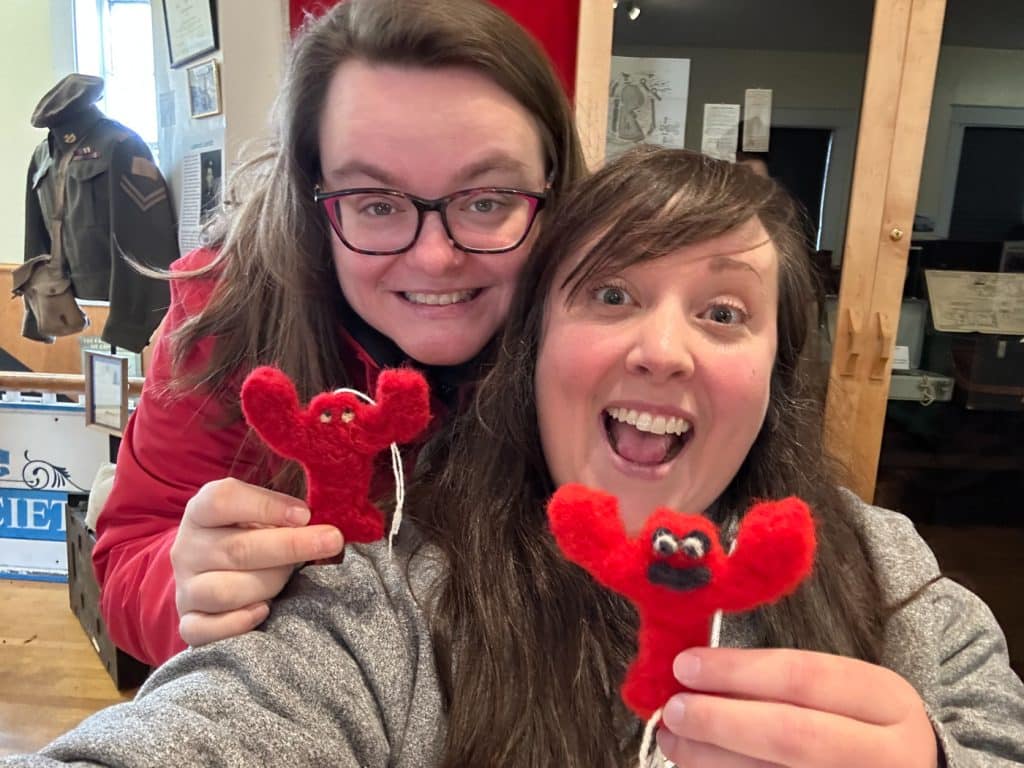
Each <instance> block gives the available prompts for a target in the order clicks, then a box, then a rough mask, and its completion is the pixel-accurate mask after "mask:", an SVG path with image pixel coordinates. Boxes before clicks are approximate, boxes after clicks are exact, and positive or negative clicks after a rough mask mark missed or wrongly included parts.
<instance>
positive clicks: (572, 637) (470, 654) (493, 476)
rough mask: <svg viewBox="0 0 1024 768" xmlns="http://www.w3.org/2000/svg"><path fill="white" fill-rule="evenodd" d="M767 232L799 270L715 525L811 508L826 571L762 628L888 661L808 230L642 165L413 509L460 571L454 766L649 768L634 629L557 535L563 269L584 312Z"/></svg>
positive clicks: (684, 165)
mask: <svg viewBox="0 0 1024 768" xmlns="http://www.w3.org/2000/svg"><path fill="white" fill-rule="evenodd" d="M754 216H756V217H758V219H759V220H760V221H761V223H762V225H763V226H764V228H765V230H766V231H767V232H768V234H769V235H770V237H771V239H772V241H773V243H774V245H775V248H776V250H777V251H778V254H779V262H780V268H779V308H778V337H779V338H778V353H777V359H776V362H775V366H774V370H773V375H772V382H771V402H770V405H769V409H768V415H767V417H766V419H765V423H764V425H763V427H762V429H761V432H760V434H759V436H758V438H757V440H756V442H755V444H754V446H753V448H752V449H751V451H750V453H749V455H748V457H747V459H746V461H745V462H744V464H743V465H742V467H741V468H740V470H739V471H738V472H737V474H736V476H735V478H734V479H733V481H732V483H731V484H730V486H729V487H728V489H727V490H726V492H725V493H724V494H723V495H722V497H721V498H720V499H719V501H718V504H717V505H715V509H714V511H713V512H712V513H711V514H712V515H713V517H715V518H716V520H717V521H718V522H719V523H732V522H735V521H737V520H738V519H739V518H740V517H741V516H742V514H743V512H744V510H746V509H747V507H748V506H749V505H750V503H751V502H752V500H754V499H759V498H780V497H783V496H786V495H789V494H799V495H801V496H802V497H804V498H805V499H806V500H807V501H808V502H809V503H810V504H811V506H812V508H813V509H814V510H815V512H816V514H817V520H818V523H819V539H820V543H819V550H818V563H817V567H816V569H815V571H814V575H813V576H812V578H811V579H810V580H809V582H807V583H806V584H805V585H804V586H803V587H802V588H801V589H800V590H799V591H798V592H797V593H796V594H795V595H794V596H792V597H790V598H789V599H787V600H784V601H782V602H781V603H779V604H777V605H774V606H771V607H769V608H765V609H763V610H761V611H759V612H758V614H757V618H758V628H759V631H760V633H761V636H762V639H763V642H764V643H765V644H768V645H773V646H789V647H794V648H805V649H816V650H823V651H829V652H835V653H840V654H845V655H849V656H854V657H858V658H863V659H869V660H875V659H877V656H878V647H879V642H880V639H879V638H880V625H881V624H880V618H879V608H878V588H877V585H876V583H875V581H874V577H873V575H872V573H871V572H870V569H869V566H868V564H867V560H866V558H865V556H864V552H863V547H862V544H861V542H860V539H859V537H858V535H857V533H856V531H855V528H854V526H853V524H852V522H851V521H850V520H849V518H848V514H847V505H846V503H845V502H844V499H843V497H842V496H841V494H840V492H839V490H838V489H837V487H836V485H835V483H834V482H833V481H832V479H831V474H830V470H829V465H828V463H827V461H826V460H825V459H824V457H823V454H822V446H821V442H820V435H821V422H820V416H821V407H820V403H818V402H816V401H815V400H814V399H813V398H812V397H811V396H810V395H809V394H808V393H809V391H810V390H809V388H808V387H809V383H808V382H807V380H806V378H805V377H804V376H803V373H802V370H803V358H802V356H801V352H802V350H803V347H804V344H805V342H806V340H807V338H808V333H809V329H808V308H809V305H810V304H811V303H812V302H813V298H814V285H813V280H812V272H811V267H810V262H809V260H808V257H807V252H806V249H805V246H804V243H803V239H802V236H801V234H800V233H801V232H802V229H801V225H800V222H799V217H798V214H797V213H796V211H795V208H794V206H793V205H792V203H791V201H790V200H789V197H788V195H787V194H786V193H785V192H783V191H782V190H781V188H780V187H779V186H778V185H776V184H775V183H774V182H773V181H771V180H770V179H765V178H762V177H759V176H757V175H756V174H754V173H753V172H751V171H750V170H749V169H746V168H742V167H739V166H736V165H734V164H731V163H726V162H722V161H717V160H712V159H710V158H707V157H704V156H701V155H697V154H694V153H690V152H686V151H681V150H651V149H640V150H637V151H635V152H632V153H630V154H627V155H625V156H623V157H621V158H620V159H618V160H616V161H615V162H613V163H611V164H609V165H608V166H606V167H605V168H603V169H602V170H601V171H599V172H597V173H596V174H595V175H594V176H592V177H591V178H589V179H588V180H586V181H583V182H581V183H580V184H579V185H578V186H577V187H576V188H575V189H574V190H573V191H572V192H571V193H570V194H569V195H568V196H567V198H566V199H565V203H564V206H563V207H562V209H561V210H560V211H559V212H558V213H557V214H556V216H555V217H554V218H553V219H552V221H551V222H550V224H551V225H550V226H548V227H546V228H545V230H544V232H543V233H542V234H541V236H540V238H539V240H538V242H537V245H536V247H535V248H534V251H533V253H532V255H531V257H530V259H529V261H528V263H527V266H526V269H525V271H524V276H523V279H522V283H521V285H520V289H519V292H518V295H517V298H516V299H515V300H514V302H513V305H512V310H511V313H510V315H509V322H508V324H507V326H506V330H505V333H504V335H503V338H502V343H501V348H500V353H499V355H498V359H497V362H496V364H495V366H494V368H493V369H492V370H491V372H490V373H489V374H488V376H487V377H486V378H485V380H484V381H483V382H482V384H481V386H480V389H479V391H478V397H477V400H476V407H475V410H471V411H468V412H466V413H464V414H462V415H461V416H460V417H459V418H458V419H457V420H456V422H455V423H453V424H452V425H451V427H450V430H449V432H448V434H447V435H445V436H444V437H443V438H442V439H440V440H439V441H438V443H437V449H436V451H435V452H433V455H432V457H431V462H430V466H429V467H428V468H427V470H426V471H425V473H424V475H423V479H422V482H421V483H420V484H419V485H418V486H417V487H416V488H414V490H413V493H412V494H411V498H412V502H411V507H412V513H411V514H412V515H413V516H414V517H415V518H416V519H417V521H418V523H419V525H420V527H421V528H422V530H423V531H424V532H425V534H426V537H427V540H429V541H431V542H433V543H434V544H436V545H437V546H439V547H440V549H441V550H442V551H443V552H444V553H445V554H446V556H447V560H448V563H449V571H448V575H447V579H446V581H445V583H444V586H443V589H442V590H441V593H440V595H439V598H438V602H437V605H436V606H435V607H434V609H433V614H432V622H433V627H434V634H435V647H436V652H437V658H438V666H439V671H440V674H441V677H442V680H444V684H445V689H446V696H447V702H448V706H449V722H448V734H447V747H446V749H447V753H446V758H445V762H444V765H446V766H461V765H499V764H500V765H503V766H535V765H566V766H622V765H626V764H627V763H629V762H630V761H631V760H635V754H636V753H635V747H636V739H637V733H638V732H637V723H636V722H635V721H634V720H633V718H631V717H630V716H629V714H628V713H627V712H626V711H625V710H624V709H623V707H622V706H621V705H620V704H619V696H618V692H617V688H618V684H619V681H620V680H621V678H622V676H623V674H624V671H625V668H626V665H627V663H628V660H629V658H630V657H631V655H632V654H633V652H634V651H635V647H634V640H633V633H634V628H635V615H634V613H633V611H632V609H631V608H630V607H629V606H628V605H627V604H626V603H625V602H624V601H623V600H621V599H620V598H618V597H617V596H615V595H612V594H610V593H609V592H607V591H606V590H604V589H603V588H601V587H600V586H598V585H597V584H596V583H595V582H593V581H592V580H591V579H590V578H589V576H588V575H587V574H586V573H584V572H583V571H582V570H580V569H579V568H576V567H575V566H573V565H570V564H568V563H567V562H566V561H565V560H564V559H563V558H562V557H561V555H560V554H559V552H558V550H557V548H556V546H555V544H554V541H553V539H552V538H551V536H550V534H549V533H548V532H547V523H546V517H545V502H546V500H547V499H548V497H549V496H550V494H551V493H552V492H553V490H554V487H553V483H552V480H551V477H550V475H549V473H548V470H547V467H546V465H545V462H544V458H543V454H542V451H541V446H540V437H539V432H538V426H537V413H536V408H535V405H534V373H535V364H536V360H537V355H538V349H539V344H540V339H541V329H542V324H543V317H544V313H545V311H546V306H545V305H546V302H547V301H550V300H551V297H552V296H553V295H555V294H554V292H553V288H555V287H557V286H556V285H555V282H554V281H555V275H556V273H557V272H558V270H559V266H560V265H562V264H564V263H565V261H566V260H567V259H569V258H573V257H576V256H578V255H579V254H580V252H581V249H582V248H584V247H585V245H586V244H588V243H590V242H592V241H594V242H595V244H594V245H593V246H592V247H591V248H590V250H589V251H588V252H587V253H586V254H585V255H583V258H582V261H581V263H580V265H578V267H577V268H576V269H575V270H574V271H573V272H572V273H571V274H570V275H569V277H568V278H567V280H566V281H565V285H564V286H563V287H567V288H569V291H570V293H571V292H572V291H573V290H576V289H579V287H580V286H581V285H582V284H583V283H584V282H585V281H589V280H590V279H591V278H592V277H597V276H601V275H604V274H605V273H607V272H609V271H614V270H617V269H621V268H622V267H624V266H626V265H628V264H632V263H637V262H641V261H646V260H651V259H657V258H659V257H661V256H663V255H665V254H668V253H671V252H673V251H675V250H677V249H679V248H680V247H682V246H685V245H687V244H691V243H696V242H700V241H703V240H706V239H709V238H711V237H714V236H716V235H719V234H723V233H725V232H728V231H729V230H731V229H733V228H735V227H736V226H738V225H740V224H742V223H744V222H746V221H748V220H750V219H751V217H754ZM595 238H596V240H595ZM588 284H589V283H588Z"/></svg>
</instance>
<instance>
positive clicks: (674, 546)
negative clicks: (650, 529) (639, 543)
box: [651, 528, 679, 557]
mask: <svg viewBox="0 0 1024 768" xmlns="http://www.w3.org/2000/svg"><path fill="white" fill-rule="evenodd" d="M651 549H652V550H653V552H654V554H655V555H657V556H658V557H669V556H671V555H674V554H675V553H676V552H678V551H679V542H678V541H676V537H675V536H673V535H672V532H671V531H670V530H668V529H667V528H659V529H658V530H656V531H655V532H654V535H653V536H652V537H651Z"/></svg>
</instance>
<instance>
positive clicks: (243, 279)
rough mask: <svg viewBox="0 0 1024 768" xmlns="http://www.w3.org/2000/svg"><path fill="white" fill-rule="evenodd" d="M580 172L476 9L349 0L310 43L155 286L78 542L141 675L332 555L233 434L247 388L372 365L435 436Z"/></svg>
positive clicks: (289, 494) (286, 471)
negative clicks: (163, 295)
mask: <svg viewBox="0 0 1024 768" xmlns="http://www.w3.org/2000/svg"><path fill="white" fill-rule="evenodd" d="M582 170H583V164H582V158H581V152H580V148H579V143H578V139H577V137H576V134H575V129H574V127H573V122H572V116H571V111H570V108H569V106H568V103H567V100H566V98H565V95H564V93H563V92H562V90H561V87H560V85H559V83H558V81H557V79H556V77H555V75H554V74H553V72H552V69H551V67H550V65H549V63H548V61H547V59H546V58H545V56H544V55H543V53H542V52H541V51H540V49H539V48H538V46H537V45H536V44H535V43H534V42H533V41H532V40H531V39H530V38H529V36H528V35H527V34H526V33H525V32H524V31H523V30H522V29H521V28H520V27H519V26H518V25H517V24H516V23H515V22H514V21H512V20H511V19H510V18H508V17H507V16H506V15H504V14H503V13H502V12H500V11H499V10H497V9H495V8H494V7H493V6H492V5H491V4H490V3H488V2H486V0H347V2H344V3H342V4H340V5H338V6H336V7H335V8H334V9H333V10H331V11H330V12H328V13H327V14H326V15H325V16H324V17H323V18H321V19H319V20H316V21H310V22H309V23H308V24H307V27H306V28H305V29H304V30H303V32H302V33H301V34H300V36H299V37H298V39H297V40H296V43H295V46H294V49H293V52H292V56H291V60H290V64H289V68H288V71H287V74H286V77H285V81H284V85H283V90H282V93H281V95H280V98H279V102H278V107H277V130H276V136H275V138H274V140H273V141H272V142H271V144H270V146H269V148H267V149H266V150H265V151H263V152H262V153H261V154H260V156H258V157H256V158H254V159H252V160H251V161H249V162H248V163H247V164H246V165H245V166H243V167H242V168H241V169H240V170H238V171H236V172H235V173H234V174H232V176H231V179H230V182H229V184H228V185H227V187H226V189H225V193H224V196H223V199H224V201H225V202H224V205H223V208H222V210H221V211H220V212H219V214H218V216H217V218H216V219H215V221H214V222H213V225H212V229H211V237H210V242H209V244H208V246H207V247H206V248H204V249H201V250H199V251H197V252H194V253H192V254H189V255H188V256H186V257H185V258H183V259H181V260H180V261H179V262H177V263H176V264H175V265H174V267H173V271H174V275H173V277H174V279H173V281H172V299H171V305H170V308H169V310H168V313H167V316H166V318H165V320H164V324H163V327H162V333H161V336H160V338H159V340H158V342H157V343H156V345H155V349H154V354H153V360H152V364H151V366H150V369H149V371H147V377H146V387H145V391H144V393H143V396H142V398H141V401H140V403H139V407H138V409H137V410H136V412H135V414H134V416H133V418H132V420H131V421H130V423H129V425H128V428H127V430H126V433H125V436H124V440H123V442H122V445H121V450H120V454H119V456H118V464H117V476H116V480H115V483H114V487H113V490H112V492H111V495H110V497H109V499H108V501H107V502H106V504H105V506H104V510H103V514H102V515H101V517H100V520H99V523H98V526H97V534H98V539H97V543H96V547H95V550H94V558H93V562H94V565H95V571H96V574H97V577H98V579H99V581H100V584H101V586H102V597H101V612H102V615H103V618H104V619H105V621H106V625H107V627H108V630H109V634H110V636H111V638H112V639H113V640H114V642H115V643H116V644H117V645H118V646H119V647H121V648H122V649H124V650H126V651H128V652H129V653H131V654H132V655H133V656H136V657H137V658H139V659H141V660H143V661H145V662H148V663H151V664H158V663H160V662H162V661H164V660H165V659H167V658H169V657H170V656H171V655H173V654H174V653H176V652H178V651H180V650H182V649H183V648H185V647H186V645H201V644H204V643H207V642H210V641H212V640H215V639H218V638H222V637H226V636H231V635H235V634H238V633H240V632H244V631H246V630H248V629H251V628H252V627H254V626H256V625H257V624H259V623H260V622H261V621H263V619H264V618H265V617H266V616H267V613H268V601H269V599H270V598H272V597H273V596H274V595H276V594H277V593H278V592H279V591H280V590H281V588H282V586H283V585H284V583H285V582H286V580H287V579H288V577H289V576H290V575H291V573H292V572H293V570H294V569H295V567H296V566H297V565H298V564H301V563H304V562H308V561H314V560H322V559H328V558H331V557H334V556H337V555H338V554H339V553H340V551H341V549H342V547H343V544H344V542H343V541H342V540H341V537H340V534H339V533H338V531H337V530H336V529H334V528H332V527H330V526H321V525H317V526H306V525H305V524H306V522H307V521H308V519H309V511H308V509H307V508H306V505H305V504H304V503H303V501H302V498H303V496H304V488H303V482H302V473H301V469H299V468H297V467H296V466H294V465H290V464H283V463H280V462H278V461H276V460H275V459H274V458H273V457H272V456H270V455H269V454H268V452H266V451H265V450H264V449H262V448H261V447H260V446H259V445H258V441H257V440H255V439H253V438H252V436H251V435H250V434H248V433H247V428H246V426H245V424H244V422H243V421H241V419H240V417H239V407H238V391H239V385H240V383H241V381H242V379H243V378H244V377H245V375H246V373H247V372H248V371H250V370H252V369H253V368H254V367H256V366H258V365H262V364H273V365H276V366H278V367H279V368H281V369H283V370H284V371H285V372H286V373H287V374H288V375H289V376H290V377H291V378H292V379H293V380H294V381H295V382H296V386H297V388H298V390H299V393H300V396H302V397H303V398H307V399H308V398H309V397H311V396H313V395H314V394H316V393H318V392H321V391H325V390H329V389H334V388H338V387H354V388H357V389H360V390H362V391H365V392H372V391H373V389H374V387H375V382H376V377H377V374H378V372H379V371H380V369H381V368H383V367H391V366H399V365H405V364H411V365H414V366H416V367H418V368H420V369H421V370H423V371H424V373H425V374H426V376H427V378H428V380H429V381H430V383H431V390H432V393H433V395H434V398H435V402H434V403H433V405H432V411H433V412H434V413H435V414H438V416H439V418H437V419H436V420H435V426H436V425H437V423H438V422H440V421H443V420H444V419H445V417H446V416H447V415H449V414H451V413H452V412H454V411H455V410H457V409H458V407H459V404H460V401H461V399H462V398H463V395H464V394H465V389H466V386H467V385H468V384H470V383H472V381H473V380H474V379H475V377H476V375H477V370H478V367H479V365H480V363H481V362H482V361H483V360H485V359H486V358H487V357H488V352H487V348H488V344H489V342H490V341H491V340H492V339H493V338H494V336H495V334H496V332H497V331H498V330H499V328H501V326H502V324H503V322H504V320H505V316H506V313H507V312H508V307H509V303H510V301H511V297H512V292H513V288H514V286H515V283H516V280H517V277H518V274H519V272H520V269H521V267H522V265H523V262H524V260H525V259H526V256H527V254H528V253H529V251H530V248H531V246H532V244H533V241H534V238H535V237H536V235H537V233H538V231H539V230H540V227H541V225H542V223H543V218H544V216H545V211H546V209H547V208H548V207H550V205H551V204H552V203H553V202H554V201H555V199H556V198H557V197H558V195H559V194H560V193H561V192H562V190H563V188H564V187H565V186H566V184H567V183H568V182H571V181H573V180H574V179H575V178H577V177H578V176H580V175H581V173H582ZM415 452H416V451H415V447H413V448H412V449H411V450H410V451H409V454H408V455H407V456H406V460H407V462H411V461H413V460H414V457H415ZM390 482H391V475H390V472H387V473H382V474H381V476H380V477H378V478H376V481H375V483H376V489H377V490H379V491H380V492H381V493H386V492H387V491H388V490H389V484H390Z"/></svg>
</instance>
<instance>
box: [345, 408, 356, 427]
mask: <svg viewBox="0 0 1024 768" xmlns="http://www.w3.org/2000/svg"><path fill="white" fill-rule="evenodd" d="M355 417H356V412H355V411H353V410H352V409H351V408H346V409H345V410H344V411H342V412H341V420H342V421H344V422H345V423H346V424H348V423H349V422H350V421H352V419H354V418H355Z"/></svg>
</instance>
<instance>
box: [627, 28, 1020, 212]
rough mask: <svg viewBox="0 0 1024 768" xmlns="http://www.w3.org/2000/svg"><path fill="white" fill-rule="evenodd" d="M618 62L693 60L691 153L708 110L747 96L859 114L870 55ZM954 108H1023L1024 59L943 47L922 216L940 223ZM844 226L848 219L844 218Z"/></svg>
mask: <svg viewBox="0 0 1024 768" xmlns="http://www.w3.org/2000/svg"><path fill="white" fill-rule="evenodd" d="M615 53H616V55H621V56H653V57H677V58H689V59H690V92H689V103H688V109H687V112H688V114H687V116H686V146H687V147H689V148H691V149H699V148H700V136H701V127H702V125H701V124H702V121H703V114H704V104H705V103H719V102H721V103H732V104H737V103H738V104H742V103H743V92H744V89H746V88H771V89H773V91H774V93H773V101H772V105H773V107H774V108H775V109H779V110H781V109H791V110H799V109H818V110H820V109H843V110H853V111H854V112H856V113H858V114H859V112H860V108H861V99H862V96H863V88H864V71H865V66H866V60H867V57H866V53H865V54H850V53H823V52H813V51H811V52H802V51H773V50H763V51H760V50H746V49H723V48H693V47H682V46H679V47H655V46H644V47H637V46H616V48H615ZM954 105H970V106H987V107H993V106H998V107H1017V108H1024V51H1019V50H1013V51H1009V50H998V49H989V48H966V47H958V46H943V47H942V50H941V55H940V57H939V65H938V71H937V73H936V81H935V96H934V101H933V104H932V110H931V118H930V123H929V127H928V135H927V137H926V146H925V155H924V165H923V168H922V173H921V186H920V192H919V195H918V205H917V212H918V213H922V214H925V215H927V216H929V217H931V218H933V219H935V220H937V221H939V220H941V219H942V215H941V214H942V211H941V210H940V208H941V205H942V200H943V185H944V184H945V183H947V181H946V180H947V179H948V178H949V176H948V173H947V169H946V168H945V165H946V159H947V153H948V150H949V146H948V145H949V136H950V117H951V110H952V107H953V106H954ZM843 217H844V219H845V213H844V216H843Z"/></svg>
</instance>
